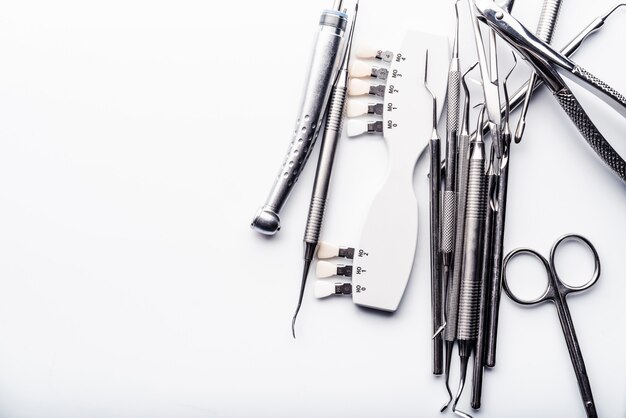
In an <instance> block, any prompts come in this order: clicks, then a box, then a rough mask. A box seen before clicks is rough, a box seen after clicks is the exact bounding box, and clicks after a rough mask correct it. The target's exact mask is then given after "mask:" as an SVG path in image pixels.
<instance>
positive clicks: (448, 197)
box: [435, 0, 461, 374]
mask: <svg viewBox="0 0 626 418" xmlns="http://www.w3.org/2000/svg"><path fill="white" fill-rule="evenodd" d="M454 11H455V13H456V26H455V33H454V44H453V47H452V59H451V60H450V69H449V70H448V109H447V110H448V112H447V123H446V171H445V184H444V191H443V196H442V202H443V208H442V221H441V222H442V226H441V252H442V263H443V276H442V280H441V281H442V283H444V284H445V283H447V282H448V277H449V275H450V267H451V264H452V258H453V255H454V251H453V250H454V238H455V237H454V235H455V222H456V221H455V218H456V198H457V190H456V172H457V161H456V160H457V152H458V149H457V145H458V144H457V137H458V135H459V110H460V104H461V70H460V60H459V1H458V0H457V1H456V2H455V3H454ZM444 290H445V288H444ZM435 338H438V339H439V340H441V337H440V336H439V335H437V336H436V337H435ZM442 363H443V362H442V361H441V362H440V363H438V366H439V367H438V370H441V368H442ZM435 374H441V371H440V372H439V373H435Z"/></svg>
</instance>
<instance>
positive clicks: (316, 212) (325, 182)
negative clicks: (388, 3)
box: [291, 0, 359, 338]
mask: <svg viewBox="0 0 626 418" xmlns="http://www.w3.org/2000/svg"><path fill="white" fill-rule="evenodd" d="M358 12H359V2H358V0H357V2H356V5H355V6H354V13H353V16H352V24H351V27H350V33H349V35H348V41H347V44H346V48H345V50H344V57H343V60H342V64H341V67H340V68H339V76H338V77H337V81H336V82H335V85H334V86H333V90H332V94H331V99H330V107H329V110H328V116H327V118H326V126H325V128H324V136H323V137H322V144H321V147H320V155H319V159H318V161H317V171H316V173H315V181H314V183H313V192H312V194H311V203H310V204H309V214H308V216H307V220H306V228H305V231H304V271H303V272H302V283H301V285H300V294H299V296H298V305H297V307H296V312H295V314H294V315H293V320H292V322H291V332H292V334H293V337H294V338H296V330H295V326H296V318H297V316H298V312H300V307H301V306H302V299H303V297H304V289H305V287H306V280H307V276H308V275H309V269H310V268H311V262H312V261H313V256H314V255H315V250H316V249H317V244H318V242H319V237H320V232H321V229H322V222H323V220H324V212H325V211H326V200H327V197H328V189H329V187H330V178H331V174H332V170H333V164H334V162H335V153H336V151H337V144H338V143H339V139H341V132H342V130H343V119H344V108H345V103H346V95H347V92H348V69H349V68H350V52H351V50H352V39H353V37H354V28H355V26H356V19H357V15H358Z"/></svg>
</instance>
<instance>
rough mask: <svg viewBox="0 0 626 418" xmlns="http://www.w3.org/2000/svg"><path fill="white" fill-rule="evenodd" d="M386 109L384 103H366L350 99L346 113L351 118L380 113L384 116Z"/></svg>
mask: <svg viewBox="0 0 626 418" xmlns="http://www.w3.org/2000/svg"><path fill="white" fill-rule="evenodd" d="M383 109H384V104H383V103H364V102H361V101H359V100H358V99H350V100H348V105H347V106H346V113H347V114H348V117H349V118H357V117H359V116H363V115H380V116H382V114H383Z"/></svg>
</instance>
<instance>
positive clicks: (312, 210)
mask: <svg viewBox="0 0 626 418" xmlns="http://www.w3.org/2000/svg"><path fill="white" fill-rule="evenodd" d="M325 210H326V199H322V198H319V197H316V196H313V197H311V204H310V206H309V216H308V218H307V223H306V230H305V231H304V242H308V243H310V244H317V242H318V241H319V238H320V229H321V227H322V221H323V220H324V211H325Z"/></svg>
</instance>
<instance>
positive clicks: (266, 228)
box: [250, 206, 280, 235]
mask: <svg viewBox="0 0 626 418" xmlns="http://www.w3.org/2000/svg"><path fill="white" fill-rule="evenodd" d="M250 227H251V228H252V229H254V230H255V231H257V232H260V233H261V234H263V235H274V234H276V233H277V232H278V231H280V218H279V216H278V214H277V213H276V212H274V211H273V210H271V209H269V208H268V207H265V206H264V207H262V208H260V209H259V211H258V212H257V213H256V216H255V217H254V219H253V220H252V223H251V224H250Z"/></svg>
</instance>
